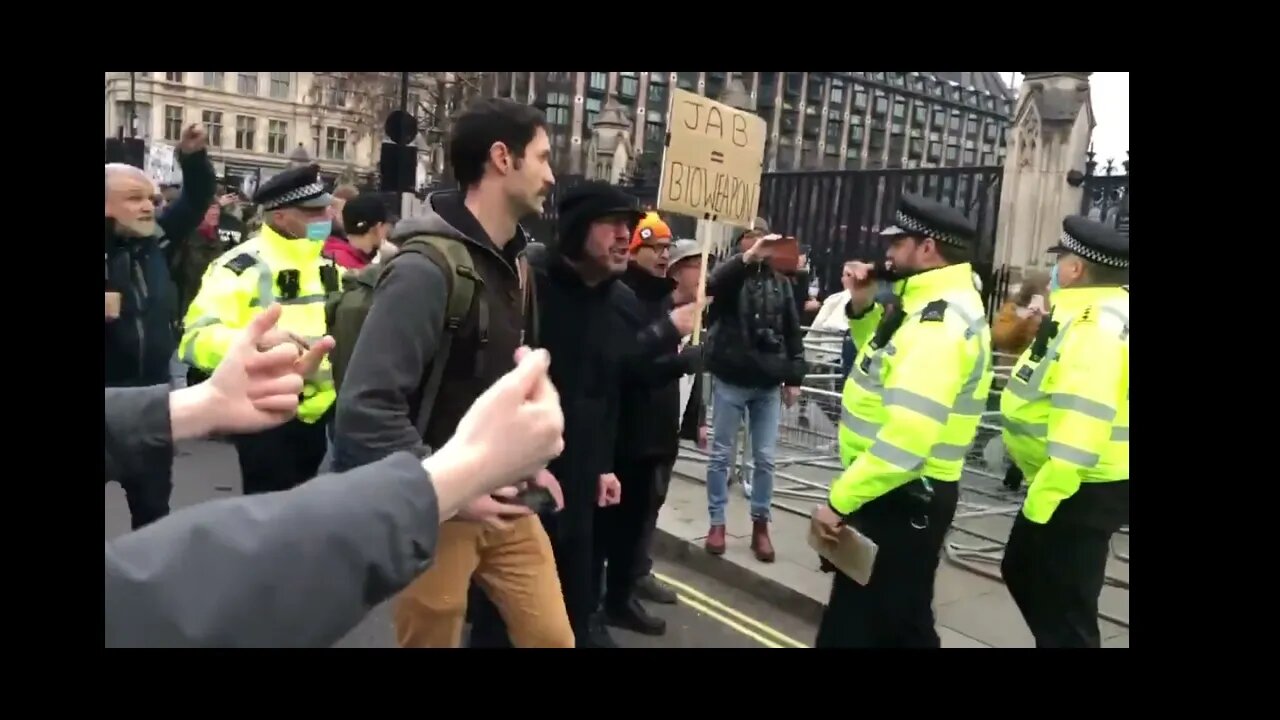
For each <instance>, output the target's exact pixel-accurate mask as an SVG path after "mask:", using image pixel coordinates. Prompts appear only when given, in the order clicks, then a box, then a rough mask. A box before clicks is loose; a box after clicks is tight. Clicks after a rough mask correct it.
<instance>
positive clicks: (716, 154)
mask: <svg viewBox="0 0 1280 720" xmlns="http://www.w3.org/2000/svg"><path fill="white" fill-rule="evenodd" d="M711 162H713V163H720V164H721V165H723V164H724V153H722V152H720V151H719V150H712V151H711Z"/></svg>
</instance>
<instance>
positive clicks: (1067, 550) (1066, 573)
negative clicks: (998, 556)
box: [1000, 513, 1118, 648]
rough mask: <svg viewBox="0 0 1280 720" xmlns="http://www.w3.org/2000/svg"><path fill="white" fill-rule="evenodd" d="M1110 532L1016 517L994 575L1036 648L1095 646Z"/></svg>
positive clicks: (1098, 644) (1056, 517)
mask: <svg viewBox="0 0 1280 720" xmlns="http://www.w3.org/2000/svg"><path fill="white" fill-rule="evenodd" d="M1117 529H1118V528H1117ZM1112 532H1113V530H1109V529H1102V528H1097V527H1093V526H1090V525H1088V524H1081V523H1074V522H1069V521H1063V520H1062V519H1060V517H1059V515H1058V514H1055V515H1054V517H1053V518H1052V519H1050V520H1049V522H1047V523H1045V524H1044V525H1039V524H1036V523H1033V522H1031V521H1030V520H1028V519H1026V517H1024V516H1023V515H1022V513H1018V517H1017V518H1016V519H1015V520H1014V522H1013V530H1012V531H1010V533H1009V542H1008V543H1007V544H1006V545H1005V550H1004V560H1003V561H1002V562H1001V563H1000V574H1001V575H1002V576H1003V577H1004V582H1005V585H1007V586H1008V588H1009V594H1010V595H1012V596H1013V601H1014V602H1015V603H1017V604H1018V610H1019V611H1021V612H1022V617H1023V619H1024V620H1026V622H1027V627H1029V628H1030V629H1031V634H1032V635H1034V636H1035V639H1036V647H1039V648H1057V647H1083V648H1096V647H1101V645H1102V640H1101V638H1100V636H1099V633H1098V596H1099V595H1100V594H1101V593H1102V585H1103V582H1105V580H1106V572H1107V553H1108V552H1109V551H1110V542H1111V534H1112Z"/></svg>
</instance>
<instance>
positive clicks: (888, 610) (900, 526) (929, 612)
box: [815, 480, 959, 648]
mask: <svg viewBox="0 0 1280 720" xmlns="http://www.w3.org/2000/svg"><path fill="white" fill-rule="evenodd" d="M930 484H931V485H932V488H933V493H932V497H931V498H929V499H926V497H925V496H924V495H922V493H921V490H922V488H923V484H922V483H921V482H920V481H919V480H916V481H913V482H911V483H908V484H907V485H904V486H902V487H899V488H897V489H895V490H893V491H892V492H890V493H888V494H886V495H884V496H882V497H879V498H876V499H875V500H872V501H871V502H869V503H867V504H866V505H865V506H863V507H862V509H860V510H859V511H858V512H856V513H854V514H853V516H852V517H851V518H850V522H851V523H852V524H853V526H854V527H856V528H858V530H859V531H861V532H862V533H863V534H864V535H866V536H867V537H869V538H871V539H872V540H874V541H875V543H876V544H877V545H878V546H879V548H880V549H879V552H878V553H877V555H876V561H875V566H874V568H873V569H872V571H871V580H870V581H869V582H868V583H867V585H866V586H863V585H859V584H858V583H856V582H854V581H853V580H850V579H849V578H848V577H847V576H846V575H845V574H844V573H842V572H840V571H838V570H837V571H836V573H835V581H834V582H833V583H832V585H831V600H830V601H829V602H828V603H827V609H826V612H824V613H823V615H822V624H821V625H820V626H819V628H818V638H817V642H816V643H815V646H816V647H843V648H888V647H933V648H936V647H939V646H940V641H939V639H938V632H937V630H936V629H935V628H934V618H933V583H934V578H935V576H936V575H937V572H938V559H939V556H940V554H941V552H942V543H943V540H944V539H945V537H946V534H947V530H948V528H950V527H951V521H952V519H954V518H955V514H956V502H957V500H958V499H959V488H958V487H957V483H954V482H940V481H936V480H934V481H930ZM926 518H927V522H926ZM919 526H924V527H919Z"/></svg>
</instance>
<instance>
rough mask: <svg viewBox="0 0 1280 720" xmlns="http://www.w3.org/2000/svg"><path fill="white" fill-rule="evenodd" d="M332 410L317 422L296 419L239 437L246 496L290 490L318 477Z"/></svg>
mask: <svg viewBox="0 0 1280 720" xmlns="http://www.w3.org/2000/svg"><path fill="white" fill-rule="evenodd" d="M332 417H333V407H330V408H329V409H328V410H326V411H325V414H324V415H323V416H322V417H321V418H320V419H319V420H317V421H316V422H314V423H305V422H302V421H301V420H299V419H298V418H294V419H292V420H290V421H289V422H287V423H285V424H283V425H279V426H277V427H274V428H270V429H267V430H263V431H262V432H257V433H253V434H252V435H236V436H235V437H234V438H233V442H234V443H235V446H236V455H237V456H238V457H239V460H240V478H241V481H242V484H243V489H244V494H245V495H258V494H261V493H269V492H276V491H277V490H289V489H290V488H294V487H297V486H298V485H301V484H302V483H304V482H306V481H308V480H310V479H311V478H313V477H315V476H316V473H317V472H318V471H319V469H320V461H321V460H323V459H324V454H325V450H326V448H327V447H328V441H327V430H326V428H327V427H328V425H329V421H330V419H331V418H332Z"/></svg>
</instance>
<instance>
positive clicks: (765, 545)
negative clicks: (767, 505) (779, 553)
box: [751, 520, 774, 563]
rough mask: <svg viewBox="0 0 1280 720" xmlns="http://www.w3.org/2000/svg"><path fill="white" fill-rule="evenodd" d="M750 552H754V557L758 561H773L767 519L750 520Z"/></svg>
mask: <svg viewBox="0 0 1280 720" xmlns="http://www.w3.org/2000/svg"><path fill="white" fill-rule="evenodd" d="M751 552H753V553H755V554H756V559H757V560H759V561H760V562H767V563H771V562H773V558H774V553H773V543H772V542H770V541H769V521H768V520H753V521H752V522H751Z"/></svg>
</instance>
